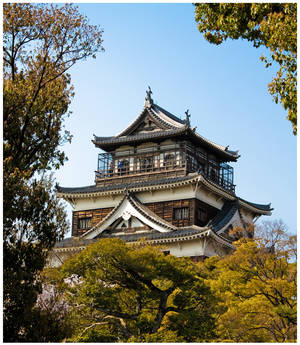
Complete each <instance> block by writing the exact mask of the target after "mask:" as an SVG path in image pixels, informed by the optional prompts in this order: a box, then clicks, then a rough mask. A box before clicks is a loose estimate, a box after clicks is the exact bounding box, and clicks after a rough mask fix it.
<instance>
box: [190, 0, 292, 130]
mask: <svg viewBox="0 0 300 345" xmlns="http://www.w3.org/2000/svg"><path fill="white" fill-rule="evenodd" d="M195 19H196V22H197V23H198V29H199V31H200V32H201V33H204V37H205V38H206V40H208V41H209V42H210V43H213V44H221V43H222V42H223V41H225V40H226V39H227V38H231V39H234V40H237V39H239V38H242V39H246V40H248V41H249V42H252V43H253V46H254V47H256V48H258V47H260V46H264V47H266V48H267V49H268V50H269V51H270V55H271V57H270V58H269V59H267V58H265V57H263V56H262V57H261V60H262V61H264V62H265V63H266V67H269V66H270V65H271V64H272V61H274V62H276V63H278V64H279V66H280V68H279V71H278V72H277V75H276V77H274V79H273V80H272V82H271V83H270V84H269V92H270V94H271V95H273V98H274V100H275V102H276V103H278V101H280V102H281V103H282V105H283V107H284V109H286V110H288V116H287V119H288V120H289V121H291V123H292V125H293V132H294V134H296V133H297V4H296V3H253V4H251V3H242V4H240V3H239V4H237V3H220V4H216V3H209V4H202V3H197V4H195Z"/></svg>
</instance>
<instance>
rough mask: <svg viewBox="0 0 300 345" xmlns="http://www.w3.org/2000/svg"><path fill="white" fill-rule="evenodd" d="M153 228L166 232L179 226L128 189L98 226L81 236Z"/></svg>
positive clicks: (91, 236)
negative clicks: (154, 210)
mask: <svg viewBox="0 0 300 345" xmlns="http://www.w3.org/2000/svg"><path fill="white" fill-rule="evenodd" d="M151 230H156V231H159V232H161V233H164V232H170V231H173V230H177V227H175V226H174V225H172V224H170V223H168V222H167V221H165V220H164V219H162V218H160V217H159V216H157V215H156V214H155V213H154V212H152V211H151V210H150V209H148V208H147V207H146V206H144V205H143V204H141V203H140V202H139V201H138V200H137V199H136V198H135V197H134V196H133V195H130V193H128V192H127V191H126V192H125V195H124V197H123V199H122V200H121V201H120V203H119V205H117V206H116V207H115V208H114V209H113V210H112V211H111V212H110V213H109V214H108V215H107V216H106V217H105V218H104V219H103V220H102V221H100V222H99V223H98V224H97V225H96V226H94V227H93V228H92V229H90V230H89V231H87V232H85V233H84V234H83V235H82V236H81V238H83V239H93V238H98V237H101V235H102V233H103V235H105V232H106V233H109V234H125V233H128V232H130V231H132V232H133V231H139V232H147V231H148V232H149V231H151Z"/></svg>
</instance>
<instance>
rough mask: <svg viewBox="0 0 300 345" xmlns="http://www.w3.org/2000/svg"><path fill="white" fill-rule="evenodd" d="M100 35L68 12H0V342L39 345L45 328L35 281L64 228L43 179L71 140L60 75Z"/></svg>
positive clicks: (16, 8)
mask: <svg viewBox="0 0 300 345" xmlns="http://www.w3.org/2000/svg"><path fill="white" fill-rule="evenodd" d="M101 35H102V31H101V30H98V28H96V27H92V26H90V25H88V23H87V19H86V18H85V17H83V16H82V15H80V14H79V13H78V11H77V9H76V7H74V6H70V5H66V6H61V7H56V6H52V5H34V4H24V3H14V4H8V3H7V4H4V6H3V66H4V76H3V139H4V146H3V182H4V183H3V201H4V202H3V204H4V212H3V240H4V245H3V254H4V268H3V291H4V298H3V301H4V340H5V341H37V338H36V337H35V336H34V335H33V332H32V330H33V329H34V328H35V334H36V330H37V329H38V327H39V326H38V323H39V322H41V324H42V323H44V321H45V319H46V318H47V319H48V320H50V319H49V317H48V316H47V317H45V312H41V313H40V314H39V316H37V314H38V313H39V311H38V310H37V309H34V305H35V302H36V298H37V295H38V293H39V292H40V291H41V284H40V283H39V281H38V280H37V274H38V272H39V271H41V270H42V269H43V267H44V265H45V262H46V257H47V251H48V250H50V249H51V248H52V247H53V245H54V243H55V241H56V240H58V239H60V238H62V237H63V234H64V232H65V231H66V230H67V228H68V224H67V222H66V220H65V211H64V207H63V204H62V203H61V202H60V201H59V200H57V198H56V196H55V193H54V187H53V180H52V179H51V178H50V177H49V176H47V175H46V174H45V172H46V171H47V170H51V169H53V168H58V167H59V166H61V165H62V164H63V162H64V161H65V159H66V157H65V155H64V153H63V152H61V151H60V150H59V145H60V144H62V143H63V142H65V141H70V140H71V135H70V133H69V132H68V131H64V128H63V121H64V119H65V118H66V117H67V116H68V115H69V114H68V106H69V104H70V101H71V98H72V96H73V88H72V86H71V85H70V76H69V75H68V74H67V73H66V71H67V70H68V69H69V68H70V67H71V66H72V65H73V64H74V63H76V62H77V61H79V60H82V59H85V58H86V57H88V56H91V55H94V53H95V52H96V51H97V50H98V49H99V48H100V47H101V43H102V40H101ZM34 320H35V321H34ZM42 320H43V321H42ZM30 322H31V323H32V325H30ZM33 325H34V327H33ZM40 329H43V327H42V326H41V327H40ZM33 339H35V340H33ZM55 339H58V338H55ZM48 340H49V339H48Z"/></svg>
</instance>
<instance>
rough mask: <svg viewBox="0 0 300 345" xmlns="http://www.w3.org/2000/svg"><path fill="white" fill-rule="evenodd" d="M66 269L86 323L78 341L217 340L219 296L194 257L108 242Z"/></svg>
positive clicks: (73, 302) (72, 302)
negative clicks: (106, 337)
mask: <svg viewBox="0 0 300 345" xmlns="http://www.w3.org/2000/svg"><path fill="white" fill-rule="evenodd" d="M60 271H61V273H62V274H63V276H64V277H65V278H68V277H69V278H68V279H67V281H68V280H69V285H68V284H67V285H66V287H67V290H68V293H66V296H68V303H70V305H73V310H74V311H76V313H77V315H79V316H78V319H80V323H81V325H79V327H78V330H77V333H76V334H75V335H74V336H75V338H74V337H73V338H72V339H85V338H84V337H89V334H90V335H91V337H92V338H93V337H94V336H98V335H99V337H102V336H103V334H104V335H105V334H114V335H116V336H117V337H118V341H130V342H131V341H132V342H135V341H143V342H144V341H146V342H156V341H193V342H195V341H208V340H209V339H212V337H213V336H214V333H213V327H214V319H213V317H212V316H211V312H210V310H211V304H212V303H213V300H214V298H213V296H212V295H211V293H210V290H209V288H208V287H207V286H206V285H205V284H204V282H203V279H202V277H201V272H200V271H199V270H198V269H196V267H195V265H194V264H193V263H192V262H191V261H190V259H185V258H177V257H174V256H172V255H167V256H166V255H164V254H163V253H162V251H161V250H160V248H157V247H153V246H149V245H145V244H144V243H139V244H137V245H126V244H125V243H124V242H123V241H121V240H119V239H102V240H100V241H99V242H98V243H95V244H93V245H90V246H88V247H87V248H86V249H85V250H83V251H82V252H81V253H80V254H79V255H76V256H75V257H73V258H71V259H70V260H68V261H66V262H65V263H64V265H63V266H62V267H61V269H60ZM70 277H73V280H72V279H71V278H70ZM74 279H75V280H74ZM72 281H73V283H72ZM74 281H77V283H74ZM98 327H100V330H101V332H102V333H99V332H98V331H96V329H98ZM92 329H93V331H92ZM103 332H104V333H103ZM97 334H98V335H97ZM83 336H84V337H83ZM78 337H79V338H78Z"/></svg>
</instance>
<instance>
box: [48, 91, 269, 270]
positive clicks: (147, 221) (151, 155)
mask: <svg viewBox="0 0 300 345" xmlns="http://www.w3.org/2000/svg"><path fill="white" fill-rule="evenodd" d="M151 93H152V92H151V89H150V88H149V90H148V91H147V96H146V99H145V105H144V109H143V111H142V112H141V114H140V115H139V116H138V117H137V118H136V120H135V121H134V122H132V123H131V124H130V125H129V126H128V127H127V128H126V129H124V130H123V131H122V132H121V133H119V134H118V135H116V136H112V137H97V136H95V137H94V140H93V143H94V144H95V146H96V147H98V148H99V149H102V150H103V151H104V152H103V153H99V156H98V166H97V171H96V175H95V184H94V185H92V186H87V187H78V188H65V187H58V193H59V195H60V196H61V197H63V198H64V199H65V200H67V201H68V202H69V203H70V204H71V205H72V207H73V221H72V237H71V238H66V239H65V240H63V241H62V242H59V243H57V244H56V246H55V248H54V250H53V252H52V253H51V255H50V262H51V264H52V265H59V264H60V263H61V262H63V260H64V259H65V258H66V257H68V256H69V255H70V254H71V255H73V254H74V253H76V252H79V251H80V250H82V249H83V248H84V247H85V246H86V245H87V244H89V243H91V242H94V241H97V240H98V239H100V238H107V237H119V238H121V239H123V240H124V241H126V242H136V241H138V240H140V239H142V238H144V239H145V240H146V241H148V242H149V243H151V244H162V245H164V246H165V248H166V249H165V250H166V252H170V253H171V254H173V255H176V256H190V257H192V258H194V259H195V260H201V259H203V258H205V257H209V256H212V255H224V254H226V253H229V252H230V251H232V249H233V248H234V247H233V245H232V241H233V240H234V239H236V235H235V236H234V235H232V234H231V231H230V230H231V229H232V228H233V227H236V226H237V227H239V228H240V229H244V235H245V234H246V235H247V229H248V227H249V225H251V224H252V223H253V221H254V219H256V218H257V217H259V216H261V215H270V214H271V208H270V204H268V205H259V204H255V203H252V202H249V201H246V200H243V199H241V198H239V197H238V196H237V195H236V194H235V185H234V181H233V168H232V167H231V166H230V165H229V164H228V163H229V162H236V161H237V159H238V158H239V155H238V152H237V151H231V150H229V149H228V147H224V146H222V145H218V144H215V143H213V142H212V141H210V140H207V139H205V138H203V137H202V136H201V135H200V134H198V133H197V132H196V130H195V128H191V125H190V115H189V113H188V111H186V113H185V120H181V119H180V118H178V117H176V116H174V115H172V114H171V113H169V112H168V111H166V110H165V109H163V108H161V107H160V106H159V105H157V104H155V103H154V102H153V100H152V98H151ZM249 235H250V234H249Z"/></svg>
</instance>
